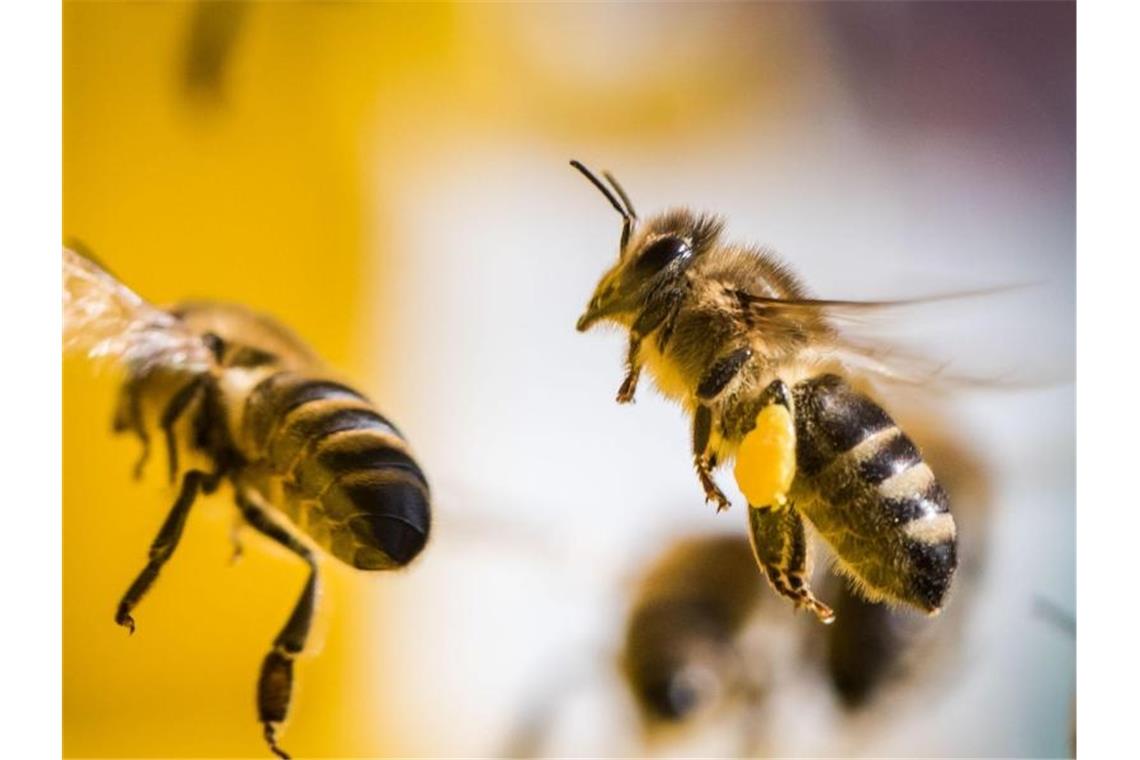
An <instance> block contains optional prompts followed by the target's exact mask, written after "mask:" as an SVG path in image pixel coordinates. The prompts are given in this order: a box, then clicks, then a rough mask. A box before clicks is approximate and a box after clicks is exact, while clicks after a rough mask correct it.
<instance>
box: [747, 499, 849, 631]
mask: <svg viewBox="0 0 1140 760" xmlns="http://www.w3.org/2000/svg"><path fill="white" fill-rule="evenodd" d="M748 538H749V541H750V543H751V544H752V554H753V556H755V557H756V561H757V562H758V563H759V564H760V569H761V570H763V571H764V574H765V575H767V576H768V582H769V583H770V584H771V585H772V588H773V589H775V590H776V593H778V594H781V595H782V596H786V597H788V598H789V599H791V600H792V601H793V602H795V604H796V607H807V608H808V609H809V610H811V611H812V612H814V613H815V615H816V617H818V618H819V620H820V622H823V623H830V622H832V621H833V620H835V613H834V612H832V611H831V608H830V607H828V606H827V605H826V604H824V603H823V602H821V601H819V600H818V599H816V598H815V595H814V594H813V593H812V592H811V589H810V588H809V587H808V581H807V575H808V573H807V539H806V536H805V535H804V521H803V518H802V517H801V516H800V513H799V512H798V511H797V510H796V508H795V507H793V506H792V505H791V504H789V505H787V506H785V507H783V508H774V507H753V506H749V508H748Z"/></svg>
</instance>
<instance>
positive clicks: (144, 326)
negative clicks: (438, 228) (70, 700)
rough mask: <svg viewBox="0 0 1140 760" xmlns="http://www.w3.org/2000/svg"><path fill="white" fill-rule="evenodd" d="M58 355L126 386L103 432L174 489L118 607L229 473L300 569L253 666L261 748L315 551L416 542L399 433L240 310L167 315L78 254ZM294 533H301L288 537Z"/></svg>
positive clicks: (300, 644) (67, 264) (414, 491)
mask: <svg viewBox="0 0 1140 760" xmlns="http://www.w3.org/2000/svg"><path fill="white" fill-rule="evenodd" d="M63 275H64V348H65V350H72V351H82V352H84V353H86V354H87V355H89V356H91V357H95V358H99V357H108V358H111V359H114V360H115V361H116V362H117V363H118V364H119V365H120V366H121V367H122V368H123V369H124V370H125V375H126V379H125V381H124V383H123V385H122V388H121V392H120V400H119V404H118V408H117V410H116V412H115V417H114V429H115V430H116V431H117V432H130V433H133V434H134V435H136V436H137V437H138V438H139V440H140V441H141V443H142V448H143V451H142V456H141V457H140V459H139V462H138V465H137V466H136V468H135V474H136V476H137V475H138V474H139V473H140V472H141V471H142V467H143V465H144V464H145V462H146V460H147V457H148V454H149V451H150V441H151V436H152V431H157V432H158V434H159V435H161V436H162V437H163V439H164V440H165V444H166V451H167V455H168V472H169V477H170V480H171V482H172V483H175V482H177V483H179V486H178V497H177V499H176V501H175V503H174V506H173V507H172V508H171V510H170V513H169V515H168V516H167V518H166V520H165V522H164V523H163V525H162V527H161V529H160V530H159V532H158V535H157V536H156V537H155V539H154V543H153V544H152V545H151V548H150V554H149V558H148V560H147V563H146V566H145V567H144V568H143V570H142V572H140V573H139V575H138V576H137V577H136V578H135V580H134V582H133V583H132V584H131V585H130V587H129V588H128V589H127V591H126V593H125V594H124V595H123V597H122V600H121V601H120V602H119V605H118V609H117V610H116V612H115V621H116V622H117V623H118V624H119V625H122V626H125V627H127V628H128V629H129V630H130V631H131V633H133V632H134V630H135V620H134V617H133V614H132V613H133V612H134V609H135V607H136V606H137V605H138V603H139V602H140V601H141V600H142V598H143V596H144V595H145V594H146V593H147V591H148V590H149V589H150V587H151V585H152V584H153V583H154V581H155V580H156V579H157V577H158V575H159V572H160V571H161V569H162V567H163V566H164V565H165V564H166V562H167V561H168V560H169V559H170V558H171V556H172V555H173V554H174V551H175V550H176V549H177V547H178V541H179V538H180V537H181V535H182V530H183V526H184V525H185V523H186V518H187V516H188V514H189V512H190V508H191V507H192V505H193V504H194V501H195V499H196V498H197V496H198V495H199V494H210V493H212V492H214V491H215V490H217V489H218V487H219V486H220V485H222V484H223V482H228V483H229V484H230V485H231V486H232V488H233V493H234V500H235V502H236V504H237V508H238V510H239V512H240V515H241V518H242V519H243V520H244V522H245V523H246V524H248V525H250V526H251V527H253V528H254V529H255V530H256V531H258V532H259V533H261V534H263V535H265V536H266V537H268V538H269V539H271V540H273V541H275V542H276V543H278V544H280V545H281V546H283V547H285V548H286V549H288V550H289V551H290V552H292V553H293V554H295V555H297V556H298V557H300V558H301V559H302V560H303V561H304V562H305V563H306V564H307V565H308V567H309V576H308V580H307V581H306V583H305V586H304V589H303V590H302V592H301V596H300V598H299V599H298V601H297V603H296V606H295V607H294V609H293V611H292V613H291V614H290V615H289V618H288V620H287V622H286V623H285V625H284V627H283V628H282V629H281V632H280V633H279V634H278V636H277V638H276V639H275V640H274V642H273V645H272V648H271V650H270V651H269V653H268V654H267V655H266V656H265V659H264V661H263V663H262V666H261V673H260V677H259V679H258V684H257V707H258V715H259V720H260V721H261V723H262V725H263V728H264V735H265V740H266V742H267V743H268V745H269V748H270V749H271V750H272V751H273V752H274V753H275V754H276V755H278V756H280V757H287V755H286V753H285V752H284V751H283V750H282V749H281V747H280V746H278V743H277V727H278V724H280V723H281V722H282V721H283V720H284V719H285V716H286V714H287V712H288V708H289V702H290V696H291V693H292V686H293V663H294V660H295V659H296V657H297V656H298V655H299V654H300V653H301V652H302V650H303V649H304V648H305V642H306V638H307V637H308V634H309V628H310V624H311V622H312V619H313V613H314V606H315V602H316V596H317V575H318V569H317V564H318V563H317V559H318V557H317V553H316V551H315V547H320V548H321V549H323V550H324V551H325V552H327V553H328V554H331V555H332V556H334V557H336V558H337V559H338V560H340V561H341V562H344V563H346V564H349V565H351V566H353V567H355V568H358V569H361V570H391V569H394V568H398V567H402V566H405V565H407V564H408V563H409V562H411V561H412V560H413V559H415V557H416V556H417V555H418V554H419V553H420V551H421V550H422V549H423V548H424V545H425V544H426V543H427V540H428V533H429V529H430V525H431V511H430V501H431V500H430V495H429V490H428V484H427V480H426V478H425V477H424V474H423V471H422V470H421V469H420V467H419V465H418V464H417V463H416V460H415V459H414V458H413V457H412V455H411V453H410V452H409V447H408V444H407V442H406V440H405V439H404V436H403V434H402V433H401V432H400V431H399V430H398V429H397V428H396V426H395V425H393V424H392V422H390V421H389V420H388V419H387V418H385V417H384V416H382V415H381V414H380V413H379V412H377V411H376V410H375V408H374V407H373V406H372V404H371V403H370V402H369V401H368V400H367V399H366V398H365V397H364V396H363V395H362V394H360V393H359V392H358V391H356V390H354V389H352V388H351V387H349V386H347V385H344V384H342V383H340V382H338V381H336V380H334V379H332V378H331V376H330V373H329V372H328V370H326V369H324V368H323V367H322V366H321V363H320V361H319V360H318V359H317V357H316V355H315V354H314V353H313V352H312V351H311V350H310V349H309V348H308V347H307V346H306V345H304V343H302V342H301V341H300V340H299V339H298V338H297V337H296V336H294V335H293V333H292V332H291V331H289V330H288V329H287V328H285V327H284V326H282V325H280V324H279V323H277V322H276V321H274V320H272V319H270V318H268V317H265V316H262V315H259V314H255V313H253V312H252V311H249V310H248V309H246V308H244V307H241V306H236V305H226V304H217V303H187V304H184V305H181V306H177V307H175V308H173V309H170V310H164V309H160V308H158V307H155V306H153V305H151V304H149V303H147V302H146V301H145V300H143V299H142V298H140V297H139V296H138V295H136V294H135V293H134V292H133V291H131V290H130V289H129V288H127V287H126V286H125V285H123V284H122V283H121V282H119V281H118V280H117V279H116V278H115V277H114V276H112V275H111V274H110V273H108V272H107V271H106V270H105V269H103V268H102V267H101V266H99V265H98V264H96V263H95V262H94V261H92V260H91V259H90V258H88V257H85V256H83V255H80V254H78V253H76V252H74V251H72V250H69V249H66V248H65V249H64V251H63ZM300 534H303V535H304V536H305V537H307V540H305V539H304V538H302V537H301V535H300Z"/></svg>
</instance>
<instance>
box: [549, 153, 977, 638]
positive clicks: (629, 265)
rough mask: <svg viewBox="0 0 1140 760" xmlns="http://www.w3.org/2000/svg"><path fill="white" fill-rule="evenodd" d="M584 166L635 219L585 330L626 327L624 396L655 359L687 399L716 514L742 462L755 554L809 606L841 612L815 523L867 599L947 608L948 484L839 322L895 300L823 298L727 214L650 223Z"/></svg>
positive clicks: (681, 215) (870, 356)
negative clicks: (894, 415) (729, 470)
mask: <svg viewBox="0 0 1140 760" xmlns="http://www.w3.org/2000/svg"><path fill="white" fill-rule="evenodd" d="M571 165H572V166H574V168H576V169H577V170H579V171H580V172H582V173H583V174H584V175H585V176H586V178H587V179H589V180H590V182H591V183H593V184H594V186H595V187H596V188H597V189H598V190H600V191H601V193H602V194H603V195H604V196H605V197H606V199H607V200H608V201H609V202H610V204H611V205H612V206H613V207H614V208H615V209H616V210H617V212H618V213H619V214H620V215H621V217H622V230H621V239H620V244H619V255H618V260H617V262H616V263H615V264H614V265H613V266H612V267H610V269H609V271H607V272H606V273H605V274H604V275H603V276H602V278H601V281H600V282H599V283H598V285H597V287H596V289H595V290H594V294H593V296H592V298H591V299H590V302H589V305H588V306H587V308H586V311H585V313H583V314H582V316H581V318H580V319H579V320H578V325H577V327H578V330H579V331H585V330H588V329H589V328H590V327H592V326H593V325H595V324H597V323H599V322H603V321H608V322H612V323H616V324H617V325H619V326H621V327H623V328H625V329H626V330H628V333H629V347H628V354H627V359H626V365H627V368H626V374H625V378H624V380H623V381H622V383H621V386H620V388H619V390H618V393H617V400H618V402H619V403H628V402H630V401H632V400H633V398H634V393H635V391H636V388H637V383H638V380H639V378H640V375H641V371H642V368H643V367H645V368H647V369H648V370H649V372H650V373H651V374H652V376H653V379H654V380H655V383H656V385H657V387H658V388H659V389H660V390H661V392H662V393H663V394H664V395H665V396H667V397H668V398H670V399H672V400H674V401H677V402H679V403H680V404H681V405H682V407H683V408H684V409H685V411H686V412H687V413H688V414H689V415H690V416H691V417H692V452H693V465H694V467H695V469H696V473H697V477H698V479H699V480H700V483H701V487H702V489H703V490H704V494H705V499H706V501H711V502H714V503H715V504H716V505H717V510H718V511H720V510H723V509H726V508H728V506H729V502H728V499H727V498H726V497H725V495H724V494H723V492H722V491H721V490H720V488H718V487H717V485H716V483H715V481H714V480H713V475H712V473H713V471H714V470H715V469H716V467H717V466H718V465H720V464H723V463H725V462H728V461H730V460H735V467H734V474H735V477H736V481H737V484H738V485H739V486H740V490H741V491H742V492H743V494H744V495H745V497H746V498H747V499H748V523H749V536H750V539H751V544H752V549H753V553H754V555H755V558H756V560H757V562H758V563H759V565H760V567H761V569H762V570H763V571H764V573H765V575H766V576H767V578H768V581H769V582H770V584H771V585H772V587H773V588H774V589H775V590H776V592H778V593H779V594H781V595H783V596H785V597H788V598H789V599H791V600H792V601H793V602H794V603H795V604H796V606H797V607H806V608H808V609H810V610H812V611H813V612H814V613H815V614H816V616H817V617H818V618H819V619H820V620H821V621H823V622H825V623H826V622H831V621H832V620H833V619H834V613H833V612H832V610H831V608H829V607H828V606H827V605H826V604H824V603H823V602H821V601H820V600H818V599H817V598H816V596H815V595H814V594H813V592H812V590H811V588H810V584H809V564H808V563H809V557H808V546H807V540H806V539H805V532H804V523H803V519H804V518H805V517H806V518H807V519H808V520H809V521H810V522H811V523H812V524H813V525H814V526H815V528H816V529H817V530H818V532H819V533H820V535H821V536H822V537H823V538H824V539H825V540H826V541H827V543H828V544H829V545H830V546H831V548H832V549H833V551H834V553H835V555H836V557H837V567H838V569H839V570H840V572H842V573H843V574H844V575H846V576H848V577H849V578H850V579H852V581H854V583H855V584H856V585H857V587H858V588H859V590H860V592H861V593H862V594H863V595H864V596H865V597H866V598H868V599H869V600H872V601H879V600H887V601H891V602H895V603H905V604H908V605H911V606H913V607H916V608H918V609H920V610H923V611H925V612H927V613H931V614H933V613H936V612H938V611H939V610H940V608H941V607H942V605H943V603H944V601H945V599H946V595H947V592H948V591H949V588H950V582H951V579H952V578H953V575H954V570H955V568H956V566H957V540H956V539H957V534H956V529H955V524H954V518H953V517H952V516H951V514H950V511H949V504H948V500H947V497H946V493H945V491H944V490H943V489H942V487H941V486H940V485H939V483H938V481H937V480H936V478H935V476H934V473H933V472H932V471H931V469H930V467H929V466H927V464H926V463H925V462H924V461H923V458H922V455H921V454H920V453H919V450H918V448H917V447H916V446H915V444H914V443H913V442H912V441H911V439H910V438H909V437H908V436H907V435H906V434H905V433H903V431H902V430H900V429H899V428H898V426H897V425H895V423H894V422H893V421H892V419H891V417H890V416H888V415H887V413H886V412H885V411H884V410H883V409H882V407H880V406H879V404H878V403H876V402H875V401H873V400H872V399H871V398H870V397H868V396H867V395H865V394H863V393H861V392H858V391H856V390H855V389H854V388H853V387H852V385H851V384H850V383H849V382H848V380H847V379H845V378H846V375H847V374H848V373H849V367H850V366H851V365H850V362H851V361H852V360H854V359H860V360H862V362H863V364H865V365H869V366H872V367H873V366H875V365H876V363H877V362H878V363H879V365H880V366H881V362H880V360H881V356H879V355H878V354H877V352H876V351H875V350H874V349H873V348H868V347H865V346H861V345H859V344H857V343H854V342H851V341H847V340H845V338H844V336H843V335H842V334H841V333H840V332H839V331H838V329H837V328H836V327H835V326H834V322H835V321H836V319H837V318H839V317H841V316H842V315H843V314H844V313H850V312H862V311H866V310H869V309H876V308H879V307H883V306H886V305H888V304H887V303H883V302H879V303H871V302H852V301H825V300H817V299H813V298H809V297H807V294H806V291H805V289H804V287H803V286H802V285H801V284H800V282H799V281H798V280H797V279H796V277H795V276H794V275H793V274H792V273H791V271H790V270H789V269H788V267H787V266H786V265H785V264H783V263H782V262H781V261H779V260H778V259H777V258H776V256H775V255H774V254H773V253H772V252H771V251H768V250H765V249H761V248H757V247H750V246H745V245H737V244H733V243H729V242H726V241H724V240H723V239H722V231H723V227H724V222H723V220H721V219H720V218H719V217H716V216H713V215H709V214H698V213H694V212H692V211H689V210H687V209H672V210H669V211H666V212H664V213H660V214H658V215H656V216H653V217H651V218H650V219H648V220H646V221H645V222H644V223H642V222H640V221H639V220H638V217H637V214H636V213H635V211H634V209H633V206H632V204H631V203H630V201H629V198H628V197H627V196H626V194H625V192H624V191H623V190H622V188H621V187H620V186H619V185H618V183H617V182H616V181H615V180H614V178H613V177H612V176H610V175H609V174H605V175H604V176H605V178H606V179H607V180H608V181H609V183H610V186H612V191H611V189H610V187H607V186H606V185H605V184H603V183H602V182H601V181H600V180H599V179H598V178H597V177H595V176H594V175H593V174H592V173H590V171H589V170H588V169H586V168H585V167H584V166H583V165H582V164H580V163H578V162H577V161H572V162H571ZM615 194H616V195H615ZM619 199H620V200H619ZM882 371H883V372H884V373H885V372H887V370H886V369H885V368H884V369H882Z"/></svg>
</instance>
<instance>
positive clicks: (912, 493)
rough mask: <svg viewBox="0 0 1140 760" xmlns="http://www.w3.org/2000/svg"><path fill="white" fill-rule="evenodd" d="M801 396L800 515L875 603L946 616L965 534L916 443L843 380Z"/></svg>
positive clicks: (806, 385) (804, 385) (809, 387)
mask: <svg viewBox="0 0 1140 760" xmlns="http://www.w3.org/2000/svg"><path fill="white" fill-rule="evenodd" d="M793 396H794V400H795V418H796V465H797V485H796V490H797V494H796V495H795V497H794V498H795V501H796V504H797V506H798V508H799V509H801V510H802V511H803V512H804V514H805V515H806V516H807V517H808V519H809V520H811V522H812V524H813V525H815V527H816V528H817V529H818V530H819V532H820V534H821V535H822V536H823V537H824V539H826V540H827V542H828V543H829V544H830V545H831V546H832V548H833V549H834V550H835V552H836V554H837V555H838V556H839V559H840V566H841V567H842V568H843V569H844V570H845V571H846V572H847V573H848V574H849V575H851V576H852V577H854V578H855V580H856V581H857V582H858V583H859V585H860V587H861V589H862V590H863V591H864V592H865V594H866V595H867V596H868V597H870V598H871V599H884V598H885V599H891V600H895V601H902V602H907V603H909V604H912V605H915V606H917V607H919V608H921V609H924V610H927V611H928V612H935V611H937V610H938V609H940V608H941V607H942V604H943V602H944V600H945V597H946V594H947V592H948V590H949V588H950V581H951V578H952V577H953V575H954V570H955V568H956V567H957V543H956V541H957V539H956V531H955V526H954V519H953V517H952V516H951V515H950V507H949V503H948V500H947V497H946V492H945V491H944V490H943V489H942V486H940V485H939V484H938V481H937V479H936V478H935V477H934V473H933V472H931V470H930V468H929V467H928V466H927V465H926V463H925V462H923V461H922V456H921V454H920V453H919V451H918V448H917V447H916V446H915V445H914V442H913V441H911V440H910V438H908V437H907V436H906V434H905V433H903V431H902V430H900V429H899V428H898V426H896V425H895V423H894V422H893V421H892V420H891V418H890V417H889V416H888V415H887V413H886V412H884V411H883V409H882V408H881V407H879V405H878V404H876V403H875V402H873V401H871V400H870V399H869V398H867V397H866V396H864V395H862V394H860V393H857V392H856V391H855V390H854V389H852V388H851V387H850V386H849V385H848V384H847V383H846V382H844V381H843V380H842V379H841V378H839V377H838V376H836V375H823V376H821V377H817V378H813V379H811V380H807V381H804V382H801V383H799V384H798V385H797V386H795V388H794V389H793Z"/></svg>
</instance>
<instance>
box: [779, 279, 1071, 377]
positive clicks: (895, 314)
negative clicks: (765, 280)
mask: <svg viewBox="0 0 1140 760" xmlns="http://www.w3.org/2000/svg"><path fill="white" fill-rule="evenodd" d="M1056 296H1057V294H1055V293H1051V292H1050V291H1049V289H1047V288H1044V287H1037V286H1033V287H1029V286H1024V287H1022V286H1015V287H1006V288H993V289H988V290H978V291H970V292H961V293H951V294H946V295H936V296H930V297H926V298H918V299H910V300H903V301H818V300H807V299H805V300H800V301H783V302H781V301H778V300H776V299H770V300H767V301H766V302H764V303H761V304H758V308H760V309H762V310H763V309H770V310H771V311H772V313H773V314H774V315H775V314H779V313H780V312H787V311H795V312H799V313H810V314H813V315H817V316H818V317H819V318H820V319H821V320H823V321H825V322H826V323H827V324H829V325H830V326H831V327H832V328H833V329H834V331H835V333H834V336H833V338H832V341H831V345H830V346H829V347H828V349H827V353H828V355H829V358H831V359H832V360H834V361H837V362H839V363H840V364H841V365H843V366H844V367H845V368H847V369H849V370H851V371H855V372H858V373H863V374H866V375H868V376H869V378H870V379H871V380H872V381H874V382H882V383H887V384H892V385H914V386H922V387H923V388H924V390H934V391H943V392H945V391H954V390H970V389H974V390H984V389H1007V390H1008V389H1026V388H1039V387H1044V386H1049V385H1057V384H1063V383H1066V382H1072V379H1073V369H1072V363H1071V361H1067V359H1071V357H1072V352H1071V351H1069V350H1066V349H1067V348H1068V349H1071V348H1072V334H1071V327H1065V326H1064V325H1056V324H1053V321H1052V318H1053V315H1054V314H1056V313H1057V312H1058V309H1057V308H1056V302H1057V299H1056Z"/></svg>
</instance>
